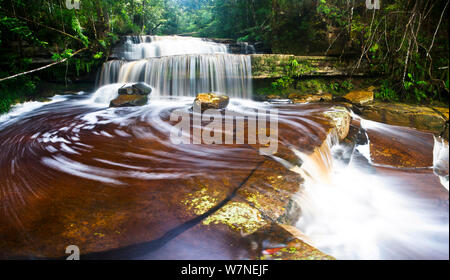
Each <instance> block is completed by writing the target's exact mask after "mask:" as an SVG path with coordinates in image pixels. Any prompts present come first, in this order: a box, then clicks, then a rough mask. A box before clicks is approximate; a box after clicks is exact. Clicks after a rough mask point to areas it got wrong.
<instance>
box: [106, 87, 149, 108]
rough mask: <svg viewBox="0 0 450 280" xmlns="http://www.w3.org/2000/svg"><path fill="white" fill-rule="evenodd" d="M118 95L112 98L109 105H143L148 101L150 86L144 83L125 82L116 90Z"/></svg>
mask: <svg viewBox="0 0 450 280" xmlns="http://www.w3.org/2000/svg"><path fill="white" fill-rule="evenodd" d="M118 93H119V96H118V97H117V98H116V99H114V100H112V101H111V103H110V105H109V107H132V106H143V105H145V104H147V102H148V95H150V94H151V93H152V88H151V87H150V86H149V85H148V84H146V83H141V82H140V83H134V84H126V85H124V86H123V87H121V88H119V90H118Z"/></svg>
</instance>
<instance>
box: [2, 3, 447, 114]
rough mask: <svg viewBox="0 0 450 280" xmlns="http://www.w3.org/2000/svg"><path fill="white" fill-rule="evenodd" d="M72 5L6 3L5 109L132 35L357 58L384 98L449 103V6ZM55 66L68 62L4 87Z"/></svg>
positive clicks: (88, 66) (92, 63) (87, 66)
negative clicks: (372, 75) (222, 41)
mask: <svg viewBox="0 0 450 280" xmlns="http://www.w3.org/2000/svg"><path fill="white" fill-rule="evenodd" d="M73 1H74V0H72V1H69V2H73ZM66 2H67V1H66V0H35V1H25V0H0V49H1V60H0V61H1V62H0V63H2V68H1V70H0V112H1V111H6V110H8V108H9V106H10V104H11V103H13V102H15V101H16V100H17V99H19V100H20V99H21V97H24V96H29V95H32V93H33V91H34V90H35V88H36V85H37V84H38V83H39V79H41V80H49V81H52V80H55V81H65V82H66V83H68V82H70V80H71V79H74V77H77V76H80V75H81V76H82V75H86V74H88V73H89V72H90V71H92V69H94V68H95V67H96V66H98V65H100V64H101V63H102V62H103V61H104V60H105V59H106V58H107V57H108V56H109V51H110V49H111V48H110V47H111V46H112V45H113V44H114V43H115V42H116V41H117V40H118V38H119V36H121V35H124V34H180V35H181V34H184V35H192V36H202V37H215V38H230V39H235V40H239V41H249V42H252V43H255V44H256V46H257V49H258V50H260V51H264V52H266V51H272V52H275V53H293V54H300V55H304V54H321V55H323V54H328V55H338V56H341V57H348V56H350V57H353V58H356V61H357V62H358V63H357V64H356V65H355V68H357V67H360V66H361V65H363V64H368V65H370V67H371V69H372V70H374V71H376V72H378V73H381V74H382V76H383V77H384V78H383V81H382V82H381V83H380V84H381V87H380V91H379V92H378V94H377V97H378V98H380V99H384V100H409V101H414V102H427V101H430V100H433V99H434V100H436V99H437V100H443V101H448V96H449V46H448V45H449V44H448V32H447V30H448V27H449V26H448V16H447V15H448V9H449V8H448V0H447V1H445V0H399V1H394V0H383V1H381V9H379V10H375V9H368V8H367V7H366V3H365V2H366V1H365V0H364V1H363V0H360V1H356V0H327V1H326V0H117V1H116V0H80V2H81V7H80V9H68V8H67V7H66ZM80 50H81V51H80ZM77 51H80V52H79V53H77V55H74V53H76V52H77ZM52 61H62V63H60V64H58V65H57V66H53V67H51V68H47V69H45V70H42V71H39V72H36V73H33V74H30V75H23V76H20V77H17V78H14V79H9V80H7V81H1V79H2V78H4V77H9V76H11V75H14V74H17V73H21V72H24V71H28V70H30V69H35V68H38V67H41V66H44V65H46V64H49V63H51V62H52ZM55 67H58V70H57V71H55V70H54V69H55ZM91 76H95V75H92V74H91ZM290 78H293V77H286V78H285V79H284V81H285V82H287V83H291V82H290ZM294 78H295V77H294ZM279 82H280V83H281V82H283V81H279Z"/></svg>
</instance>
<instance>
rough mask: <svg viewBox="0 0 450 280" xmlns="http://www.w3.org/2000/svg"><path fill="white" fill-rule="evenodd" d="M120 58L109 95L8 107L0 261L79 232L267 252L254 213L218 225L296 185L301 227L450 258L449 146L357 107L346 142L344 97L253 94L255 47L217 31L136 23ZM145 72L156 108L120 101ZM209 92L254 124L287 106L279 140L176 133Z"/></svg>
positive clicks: (0, 135)
mask: <svg viewBox="0 0 450 280" xmlns="http://www.w3.org/2000/svg"><path fill="white" fill-rule="evenodd" d="M115 58H116V59H115V60H112V61H109V62H106V63H105V65H104V66H103V68H102V69H101V71H100V73H99V76H98V90H97V91H96V92H94V93H85V92H80V93H79V94H78V95H70V96H55V97H53V98H52V100H51V101H50V102H46V103H43V102H29V103H25V104H22V105H17V106H16V107H14V108H13V110H12V111H11V112H10V113H8V114H6V115H3V116H0V143H1V154H0V213H1V214H0V258H5V259H8V258H25V259H29V258H31V259H34V258H37V259H41V258H61V257H64V256H65V254H64V252H65V248H66V247H67V246H69V245H71V244H74V245H77V246H79V247H80V250H81V253H82V257H83V255H84V254H85V255H86V257H89V256H91V257H92V258H101V259H103V258H105V259H108V258H127V259H190V258H195V259H253V258H255V254H256V256H257V255H258V254H259V253H258V252H256V253H255V252H254V251H255V248H252V246H249V245H248V244H249V243H248V242H251V241H248V240H247V239H248V238H247V237H246V236H247V234H244V233H245V232H247V231H248V232H249V233H253V230H251V228H250V226H248V225H243V226H242V227H241V228H240V232H239V231H238V232H236V230H235V229H236V228H233V227H231V228H228V227H227V226H226V225H224V224H220V223H211V224H206V223H204V221H205V219H207V218H208V217H209V216H211V215H212V214H213V213H209V212H208V210H210V209H213V208H214V206H216V205H219V204H220V203H221V202H224V203H223V205H225V204H226V203H228V204H229V203H230V201H231V203H234V204H232V205H237V204H239V203H242V202H243V201H248V200H249V193H250V192H251V193H253V194H260V195H262V196H264V195H265V194H267V195H266V199H267V201H268V203H267V205H259V207H258V203H254V204H253V205H252V208H251V209H250V210H248V212H238V213H237V214H236V215H238V216H239V215H241V214H242V216H245V217H247V218H248V217H250V218H248V219H249V220H250V221H253V220H252V217H254V216H256V218H257V219H256V218H255V219H256V220H257V224H258V223H262V222H261V221H262V220H263V218H261V217H260V214H258V213H256V212H257V211H256V210H255V209H259V208H261V209H263V210H261V211H262V212H264V213H265V214H267V216H270V215H272V212H271V211H272V210H273V209H275V208H276V207H278V204H277V203H274V204H273V209H271V207H272V206H271V204H270V203H273V202H270V201H272V200H275V201H278V198H277V196H280V197H283V196H289V197H290V199H292V201H294V202H295V203H296V204H297V205H298V206H299V207H298V209H296V210H295V208H294V210H295V211H297V212H296V213H294V214H292V215H291V216H292V217H297V218H296V219H295V221H293V222H291V224H293V225H294V226H295V227H296V228H297V229H298V230H300V231H301V232H302V233H304V234H305V235H306V236H307V237H308V239H309V240H310V244H312V245H313V246H314V247H316V248H317V249H319V250H321V251H323V252H324V253H326V254H329V255H331V256H333V257H335V258H337V259H448V258H449V203H448V201H449V200H448V143H445V142H444V141H442V140H441V139H438V138H435V137H434V136H433V135H432V134H430V133H426V132H421V131H417V130H414V129H410V128H406V127H396V126H390V125H386V124H381V123H376V122H371V121H368V120H364V119H362V118H360V117H359V116H357V115H355V114H353V113H351V112H350V114H351V116H352V121H351V124H350V134H351V137H347V139H351V141H339V139H337V136H336V135H335V133H334V132H330V129H331V128H332V127H333V126H332V124H331V122H330V120H329V118H327V117H325V116H326V115H327V114H329V113H334V112H339V111H341V110H342V107H340V106H338V105H336V104H333V103H320V104H319V103H318V104H295V105H293V104H270V103H266V102H256V101H252V100H251V95H252V91H253V89H252V78H251V60H250V56H247V55H239V54H231V53H228V51H227V48H226V46H225V45H222V44H217V43H213V42H210V41H207V40H203V39H197V38H185V37H173V36H165V37H157V36H156V37H155V36H140V37H131V36H130V37H127V39H126V40H125V43H124V45H121V46H119V47H118V48H117V49H116V51H115ZM138 81H142V82H146V83H148V84H149V85H150V86H151V87H152V88H153V92H152V94H151V95H150V97H149V102H148V104H147V105H145V106H141V107H125V108H109V103H110V101H111V100H113V99H114V98H116V97H117V96H118V93H117V90H118V89H119V88H120V87H122V86H123V85H124V84H125V83H132V82H138ZM199 92H220V93H226V94H227V95H228V96H230V98H231V101H230V105H229V106H228V110H230V111H232V112H234V113H235V115H236V116H237V118H242V119H243V121H244V122H245V123H246V126H245V130H246V131H247V132H248V122H249V119H248V118H246V117H245V116H248V115H249V114H250V115H252V114H256V111H257V110H259V111H258V112H264V113H263V115H264V114H265V116H266V117H268V116H269V115H270V114H272V113H271V112H272V111H270V110H276V112H277V114H278V115H277V116H278V142H277V143H278V152H277V153H276V154H274V155H264V154H261V153H260V152H259V150H258V148H259V145H258V144H248V142H247V141H246V143H244V144H238V143H234V144H230V145H218V144H212V145H208V144H206V143H201V144H181V145H176V144H174V143H172V142H171V140H170V134H171V131H172V130H173V128H174V127H175V126H176V124H177V122H175V121H173V120H171V113H173V112H174V111H176V110H178V111H180V110H181V111H183V112H185V113H186V114H187V115H190V116H193V115H195V114H196V112H193V111H192V110H191V107H192V103H193V101H194V98H195V95H196V94H197V93H199ZM204 124H205V123H202V126H201V127H197V128H198V129H200V130H204V129H205V127H204V126H203V125H204ZM193 128H196V127H195V124H194V127H193ZM258 133H259V132H258ZM245 140H248V137H246V138H245ZM386 151H388V152H389V153H390V154H393V155H394V156H393V157H387V156H386V154H385V153H386ZM255 170H256V171H255ZM283 180H285V181H283ZM285 182H287V183H286V186H289V188H290V189H288V188H287V187H283V186H280V185H284V184H285ZM291 186H292V187H291ZM196 194H201V196H199V197H196ZM193 197H195V199H197V200H198V201H195V199H193ZM190 198H191V199H190ZM189 199H190V200H189ZM261 201H264V200H259V203H260V204H261ZM194 202H195V203H197V204H195V205H194V207H188V206H189V205H193V204H192V203H194ZM280 203H281V202H280ZM223 205H221V207H218V209H215V210H218V211H220V208H223ZM202 207H203V208H205V209H204V211H201V210H202V209H201V208H202ZM242 209H247V208H242ZM240 211H242V210H240ZM273 212H275V210H273ZM205 213H206V214H205ZM240 213H241V214H240ZM202 215H204V216H202ZM273 215H275V214H273ZM198 217H201V219H199V218H198ZM264 219H266V218H264ZM258 228H259V226H258ZM262 238H263V239H264V238H265V236H263V237H262ZM266 243H267V242H266ZM266 243H264V242H262V244H263V246H266V245H264V244H266ZM272 245H274V244H271V245H267V246H272ZM275 245H276V244H275ZM262 249H264V248H260V249H257V251H258V250H259V251H261V250H262ZM90 254H91V255H90ZM92 254H93V255H92Z"/></svg>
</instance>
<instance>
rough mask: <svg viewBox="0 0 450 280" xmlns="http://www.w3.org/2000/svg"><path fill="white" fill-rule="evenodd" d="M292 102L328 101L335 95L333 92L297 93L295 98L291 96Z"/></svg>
mask: <svg viewBox="0 0 450 280" xmlns="http://www.w3.org/2000/svg"><path fill="white" fill-rule="evenodd" d="M291 99H292V102H294V103H295V104H298V103H314V102H327V101H332V100H333V96H332V95H331V94H321V95H318V94H304V95H296V96H295V98H291Z"/></svg>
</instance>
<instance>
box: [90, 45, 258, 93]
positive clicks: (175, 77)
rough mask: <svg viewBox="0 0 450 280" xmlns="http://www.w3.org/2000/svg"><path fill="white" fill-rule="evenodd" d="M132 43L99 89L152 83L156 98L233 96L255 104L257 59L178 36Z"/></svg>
mask: <svg viewBox="0 0 450 280" xmlns="http://www.w3.org/2000/svg"><path fill="white" fill-rule="evenodd" d="M132 38H135V37H129V38H128V39H127V40H126V43H125V44H124V47H123V48H120V49H118V50H117V54H116V56H117V57H120V58H123V59H124V60H113V61H110V62H107V63H105V65H104V66H103V68H102V70H101V72H100V77H99V85H107V84H113V83H128V82H138V81H142V82H146V83H148V84H149V85H151V86H152V87H153V88H154V92H153V96H160V95H171V96H196V95H197V93H200V92H218V93H227V95H229V96H230V97H237V98H244V99H250V98H251V94H252V80H251V78H252V72H251V59H250V56H248V55H235V54H229V53H228V51H227V47H226V45H223V44H217V43H213V42H208V41H204V40H202V39H198V38H185V37H178V36H162V37H159V36H151V37H138V39H136V38H135V39H134V40H133V39H132Z"/></svg>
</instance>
